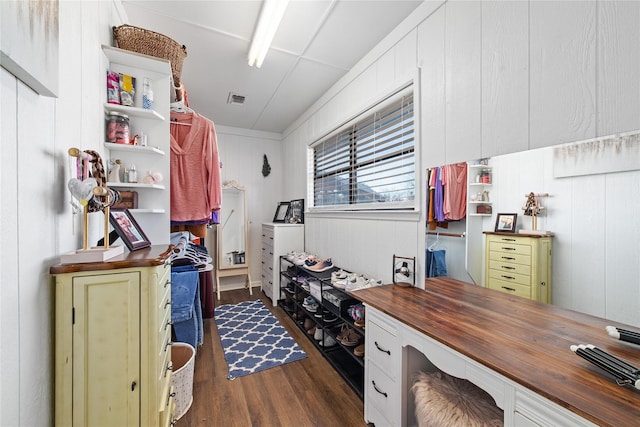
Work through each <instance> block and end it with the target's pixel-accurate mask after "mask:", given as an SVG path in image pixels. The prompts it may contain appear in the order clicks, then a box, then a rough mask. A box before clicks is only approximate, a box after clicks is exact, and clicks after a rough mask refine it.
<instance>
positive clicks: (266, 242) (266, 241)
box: [262, 230, 273, 247]
mask: <svg viewBox="0 0 640 427" xmlns="http://www.w3.org/2000/svg"><path fill="white" fill-rule="evenodd" d="M262 245H263V246H271V247H273V230H272V231H270V232H269V231H267V232H265V231H264V230H262Z"/></svg>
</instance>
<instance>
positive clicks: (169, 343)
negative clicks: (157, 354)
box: [164, 341, 173, 351]
mask: <svg viewBox="0 0 640 427" xmlns="http://www.w3.org/2000/svg"><path fill="white" fill-rule="evenodd" d="M172 345H173V343H172V342H171V341H167V343H166V344H165V345H164V351H167V348H169V347H171V346H172Z"/></svg>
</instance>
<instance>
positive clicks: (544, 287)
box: [484, 231, 552, 304]
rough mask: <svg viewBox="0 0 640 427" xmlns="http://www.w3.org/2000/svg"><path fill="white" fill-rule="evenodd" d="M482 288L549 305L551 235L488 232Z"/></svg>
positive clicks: (486, 232)
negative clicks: (483, 284)
mask: <svg viewBox="0 0 640 427" xmlns="http://www.w3.org/2000/svg"><path fill="white" fill-rule="evenodd" d="M484 234H485V235H486V252H485V256H486V265H485V286H486V287H487V288H491V289H495V290H498V291H502V292H506V293H510V294H515V295H519V296H521V297H525V298H529V299H532V300H536V301H540V302H544V303H547V304H550V303H551V243H552V236H550V235H538V234H515V233H500V232H488V231H485V233H484Z"/></svg>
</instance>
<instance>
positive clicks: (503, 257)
mask: <svg viewBox="0 0 640 427" xmlns="http://www.w3.org/2000/svg"><path fill="white" fill-rule="evenodd" d="M489 260H492V261H499V262H512V263H514V264H522V265H531V256H530V255H522V254H516V253H505V252H498V251H490V252H489Z"/></svg>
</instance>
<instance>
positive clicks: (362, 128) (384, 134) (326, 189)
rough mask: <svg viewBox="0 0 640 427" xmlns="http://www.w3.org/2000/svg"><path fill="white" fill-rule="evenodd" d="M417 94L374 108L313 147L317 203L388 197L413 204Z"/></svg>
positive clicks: (370, 202)
mask: <svg viewBox="0 0 640 427" xmlns="http://www.w3.org/2000/svg"><path fill="white" fill-rule="evenodd" d="M413 111H414V110H413V95H412V94H408V95H404V96H402V97H398V98H397V99H396V100H394V101H392V102H391V103H386V105H385V106H384V107H382V108H378V109H376V108H373V109H372V110H370V111H369V112H367V113H365V114H363V115H362V116H361V117H360V118H359V119H357V120H355V121H354V122H353V124H352V125H350V126H348V127H347V128H346V129H342V130H341V131H340V132H338V133H336V134H333V135H330V136H329V137H327V138H325V139H324V140H323V141H321V142H319V143H318V144H316V145H315V146H314V147H313V195H314V204H313V206H316V207H319V206H343V207H344V206H345V205H352V206H355V205H361V206H368V207H370V208H372V209H375V208H385V206H384V205H385V203H393V204H394V206H400V207H402V206H405V207H407V208H412V207H413V206H414V203H413V201H414V200H415V154H414V148H415V146H414V144H415V142H414V121H413Z"/></svg>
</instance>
